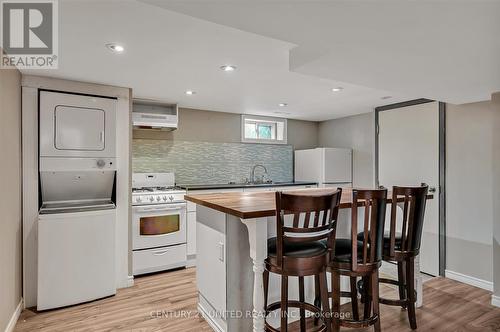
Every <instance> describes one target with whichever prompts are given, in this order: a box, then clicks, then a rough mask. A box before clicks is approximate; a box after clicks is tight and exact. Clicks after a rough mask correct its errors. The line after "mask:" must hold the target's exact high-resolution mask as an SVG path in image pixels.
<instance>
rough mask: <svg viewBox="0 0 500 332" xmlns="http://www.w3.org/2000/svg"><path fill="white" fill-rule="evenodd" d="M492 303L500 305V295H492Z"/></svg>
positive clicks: (496, 305)
mask: <svg viewBox="0 0 500 332" xmlns="http://www.w3.org/2000/svg"><path fill="white" fill-rule="evenodd" d="M491 305H492V306H495V307H500V296H497V295H491Z"/></svg>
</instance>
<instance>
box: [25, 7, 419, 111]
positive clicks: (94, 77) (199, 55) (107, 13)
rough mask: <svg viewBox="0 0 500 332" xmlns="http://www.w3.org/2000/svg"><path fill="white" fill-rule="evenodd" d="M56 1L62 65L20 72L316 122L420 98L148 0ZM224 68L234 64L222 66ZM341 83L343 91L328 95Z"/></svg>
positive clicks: (185, 102)
mask: <svg viewBox="0 0 500 332" xmlns="http://www.w3.org/2000/svg"><path fill="white" fill-rule="evenodd" d="M59 4H60V5H59V13H60V20H59V26H60V28H59V40H60V41H59V47H60V50H59V69H58V70H46V71H40V70H31V71H24V73H29V74H35V75H46V76H52V77H58V78H66V79H73V80H82V81H89V82H96V83H104V84H111V85H117V86H125V87H131V88H133V92H134V96H135V97H138V98H148V99H156V100H161V101H167V102H177V103H179V105H180V106H181V107H189V108H199V109H207V110H215V111H224V112H235V113H248V114H259V115H274V116H280V117H288V118H295V119H307V120H318V121H319V120H325V119H332V118H338V117H343V116H348V115H352V114H358V113H365V112H369V111H371V110H373V108H374V107H375V106H379V105H384V104H387V103H392V102H398V101H404V100H408V99H411V98H415V97H420V96H418V95H412V94H401V93H395V92H390V91H385V90H380V89H371V88H366V87H363V86H359V85H353V84H348V83H344V82H339V81H335V80H331V79H323V78H318V77H315V76H311V75H304V74H301V73H297V72H291V71H290V70H289V51H290V49H293V48H294V47H295V46H296V45H294V44H292V43H289V42H285V41H280V40H277V39H273V38H269V37H263V36H260V35H257V34H254V33H248V32H244V31H241V30H238V29H234V28H230V27H226V26H222V25H219V24H214V23H211V22H208V21H205V20H200V19H197V18H193V17H190V16H186V15H183V14H179V13H175V12H172V11H169V10H165V9H161V8H159V7H156V6H152V5H149V4H145V3H141V2H135V1H67V0H65V1H60V2H59ZM109 42H120V43H122V44H123V45H124V46H125V48H126V50H125V52H124V54H120V55H116V54H113V53H111V52H110V51H109V50H108V49H106V48H105V46H104V45H105V44H106V43H109ZM224 64H233V65H236V66H237V70H236V71H235V72H229V73H228V72H223V71H222V70H220V69H219V67H220V66H221V65H224ZM337 86H342V87H344V90H343V91H342V92H338V93H334V92H332V91H331V88H334V87H337ZM186 90H195V91H196V92H197V93H196V95H193V96H187V95H185V91H186ZM387 95H390V96H393V98H391V99H388V100H381V97H383V96H387ZM282 102H283V103H287V104H288V106H287V107H285V108H283V107H281V108H280V107H279V106H278V104H279V103H282ZM275 112H287V113H289V114H281V113H275Z"/></svg>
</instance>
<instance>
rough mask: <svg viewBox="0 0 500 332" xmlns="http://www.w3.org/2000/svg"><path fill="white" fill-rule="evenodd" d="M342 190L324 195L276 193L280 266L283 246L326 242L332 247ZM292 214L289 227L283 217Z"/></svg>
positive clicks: (277, 243)
mask: <svg viewBox="0 0 500 332" xmlns="http://www.w3.org/2000/svg"><path fill="white" fill-rule="evenodd" d="M341 197H342V189H341V188H338V189H336V190H335V191H332V192H331V193H327V194H324V193H322V194H307V195H300V194H293V193H283V192H280V191H277V192H276V226H277V232H276V256H277V260H278V265H279V266H282V265H283V256H284V243H285V242H289V243H291V242H295V243H307V242H312V241H320V240H324V239H326V240H327V242H328V246H329V248H332V247H333V236H332V235H333V233H334V232H333V230H334V229H335V227H336V223H337V218H338V212H339V206H340V199H341ZM287 215H293V221H292V222H291V225H290V224H287V223H285V216H287Z"/></svg>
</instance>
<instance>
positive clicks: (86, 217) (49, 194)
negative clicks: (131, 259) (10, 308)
mask: <svg viewBox="0 0 500 332" xmlns="http://www.w3.org/2000/svg"><path fill="white" fill-rule="evenodd" d="M115 112H116V99H113V98H102V97H94V96H87V95H78V94H70V93H62V92H52V91H40V104H39V115H40V116H39V119H40V150H39V151H40V163H39V167H40V169H39V171H40V196H41V208H40V212H39V218H38V296H37V309H38V310H45V309H52V308H57V307H63V306H67V305H73V304H78V303H82V302H86V301H90V300H95V299H98V298H102V297H105V296H109V295H113V294H115V293H116V276H115V264H116V263H115V256H116V255H115V224H116V209H115V202H114V201H113V199H114V197H115V193H114V191H115V188H116V185H115V180H116V176H115V174H116V154H115V152H116V149H115V146H116V142H115V140H116V138H115V134H116V129H115Z"/></svg>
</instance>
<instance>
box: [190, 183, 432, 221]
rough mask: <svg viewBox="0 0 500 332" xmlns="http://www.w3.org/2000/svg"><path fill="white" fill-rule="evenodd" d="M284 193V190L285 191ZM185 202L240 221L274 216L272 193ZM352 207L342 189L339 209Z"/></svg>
mask: <svg viewBox="0 0 500 332" xmlns="http://www.w3.org/2000/svg"><path fill="white" fill-rule="evenodd" d="M285 191H286V190H285ZM332 191H335V189H333V188H328V189H326V188H320V189H317V188H315V189H312V188H311V189H297V190H289V191H286V192H287V193H297V194H307V195H324V194H327V193H331V192H332ZM387 196H388V200H387V203H388V204H390V203H392V200H391V192H390V191H389V192H388V195H387ZM184 197H185V199H186V200H187V201H190V202H193V203H195V204H199V205H203V206H206V207H208V208H211V209H214V210H217V211H220V212H223V213H227V214H230V215H233V216H235V217H238V218H241V219H251V218H262V217H271V216H274V215H275V211H276V204H275V193H274V192H272V191H265V192H227V193H215V194H197V195H186V196H184ZM427 198H428V199H432V198H433V196H432V195H427ZM351 205H352V190H351V189H350V188H343V189H342V198H341V201H340V208H341V209H348V208H351Z"/></svg>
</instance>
